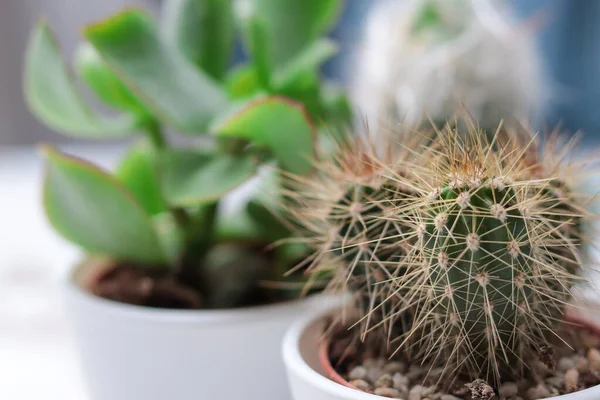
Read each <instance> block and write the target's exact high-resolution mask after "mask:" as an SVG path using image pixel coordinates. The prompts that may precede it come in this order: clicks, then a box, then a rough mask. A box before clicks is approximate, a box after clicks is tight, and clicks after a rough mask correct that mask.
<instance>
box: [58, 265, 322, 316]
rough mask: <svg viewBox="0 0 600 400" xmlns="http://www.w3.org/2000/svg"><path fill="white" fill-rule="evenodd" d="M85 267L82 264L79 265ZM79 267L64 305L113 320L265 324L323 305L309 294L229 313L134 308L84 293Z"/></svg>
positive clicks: (67, 281)
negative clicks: (78, 306) (256, 322)
mask: <svg viewBox="0 0 600 400" xmlns="http://www.w3.org/2000/svg"><path fill="white" fill-rule="evenodd" d="M83 264H85V262H84V263H83ZM83 264H82V263H78V264H76V265H75V267H73V268H71V269H69V270H68V272H67V273H66V276H65V277H64V278H63V279H62V285H61V286H63V293H64V294H65V295H64V297H65V300H66V301H67V302H68V303H78V304H80V305H82V306H84V307H85V308H87V309H88V310H90V312H96V313H101V314H110V315H112V317H114V318H120V319H129V320H137V321H142V322H146V323H156V324H162V323H170V324H177V325H198V324H202V325H207V324H208V325H215V324H223V323H231V322H233V321H235V322H236V323H239V322H240V321H269V320H273V319H277V318H278V317H279V316H281V315H289V313H291V312H295V311H294V310H295V309H300V308H304V307H306V304H307V303H308V304H314V305H315V306H316V305H318V304H320V303H321V302H323V301H325V299H324V298H325V297H326V296H324V295H320V294H313V295H309V296H306V297H304V298H300V299H295V300H287V301H282V302H278V303H272V304H265V305H257V306H249V307H241V308H230V309H209V310H206V309H204V310H203V309H199V310H186V309H166V308H154V307H145V306H138V305H134V304H126V303H121V302H118V301H114V300H108V299H105V298H102V297H99V296H95V295H93V294H92V293H90V292H88V291H87V290H86V289H85V288H83V287H82V286H81V285H80V284H78V283H77V281H76V275H77V273H78V272H80V271H81V269H82V265H83Z"/></svg>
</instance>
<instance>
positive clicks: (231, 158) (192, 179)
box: [161, 150, 256, 207]
mask: <svg viewBox="0 0 600 400" xmlns="http://www.w3.org/2000/svg"><path fill="white" fill-rule="evenodd" d="M255 173H256V160H255V159H254V157H253V155H252V154H239V155H231V154H218V153H208V152H198V151H191V150H173V151H168V152H165V153H164V154H163V157H162V160H161V181H162V183H163V185H162V186H163V194H164V196H165V199H166V200H167V202H168V203H169V204H171V205H173V206H180V207H187V206H196V205H199V204H204V203H211V202H214V201H217V200H218V199H220V198H221V197H223V196H224V195H226V194H227V193H229V192H231V191H232V190H234V189H235V188H237V187H238V186H240V185H241V184H242V183H244V182H246V181H247V180H248V179H250V178H251V177H252V176H253V175H254V174H255Z"/></svg>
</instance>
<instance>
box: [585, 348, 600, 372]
mask: <svg viewBox="0 0 600 400" xmlns="http://www.w3.org/2000/svg"><path fill="white" fill-rule="evenodd" d="M587 360H588V363H589V367H590V371H591V372H600V351H598V350H597V349H590V350H589V351H588V353H587Z"/></svg>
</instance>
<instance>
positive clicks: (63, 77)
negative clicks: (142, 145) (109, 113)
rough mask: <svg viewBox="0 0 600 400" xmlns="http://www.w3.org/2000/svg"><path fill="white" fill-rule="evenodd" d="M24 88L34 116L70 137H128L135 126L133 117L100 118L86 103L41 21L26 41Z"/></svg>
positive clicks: (135, 121) (48, 31)
mask: <svg viewBox="0 0 600 400" xmlns="http://www.w3.org/2000/svg"><path fill="white" fill-rule="evenodd" d="M24 91H25V99H26V101H27V103H28V105H29V108H30V109H31V111H32V112H33V114H35V116H36V117H37V118H39V119H40V120H41V121H43V122H44V123H46V124H47V125H48V126H49V127H51V128H52V129H55V130H57V131H59V132H62V133H65V134H68V135H71V136H76V137H84V138H96V139H113V138H120V137H125V136H128V135H129V134H131V133H133V132H134V131H135V130H136V128H137V120H136V118H135V117H134V116H131V115H123V116H119V117H113V118H109V117H103V116H101V115H99V114H97V113H95V112H94V111H93V110H92V109H91V108H90V107H89V106H88V105H87V104H86V102H85V101H84V99H83V98H82V97H81V95H80V93H79V92H78V91H77V89H76V86H75V82H74V81H73V79H72V76H71V74H70V72H69V70H68V68H67V65H66V63H65V61H64V59H63V58H62V55H61V54H60V50H59V47H58V43H57V42H56V39H55V37H54V34H53V33H52V31H51V30H50V28H49V27H48V25H47V24H46V22H44V21H42V22H40V23H39V24H38V25H37V26H36V28H35V29H34V31H33V34H32V36H31V39H30V41H29V45H28V48H27V53H26V59H25V72H24Z"/></svg>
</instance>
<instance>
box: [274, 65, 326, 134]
mask: <svg viewBox="0 0 600 400" xmlns="http://www.w3.org/2000/svg"><path fill="white" fill-rule="evenodd" d="M320 85H321V82H320V81H319V77H318V75H317V74H316V73H315V72H312V71H307V72H305V73H303V74H302V75H299V76H297V77H296V80H294V81H287V82H286V85H285V86H281V87H279V88H278V89H277V90H276V93H277V94H279V95H282V96H285V97H288V98H290V99H293V100H296V101H298V102H300V103H302V104H303V105H304V107H306V109H307V110H308V112H309V114H310V115H311V117H313V118H314V119H315V120H316V121H317V122H319V123H320V122H322V120H323V118H325V109H324V108H323V104H321V88H320Z"/></svg>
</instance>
